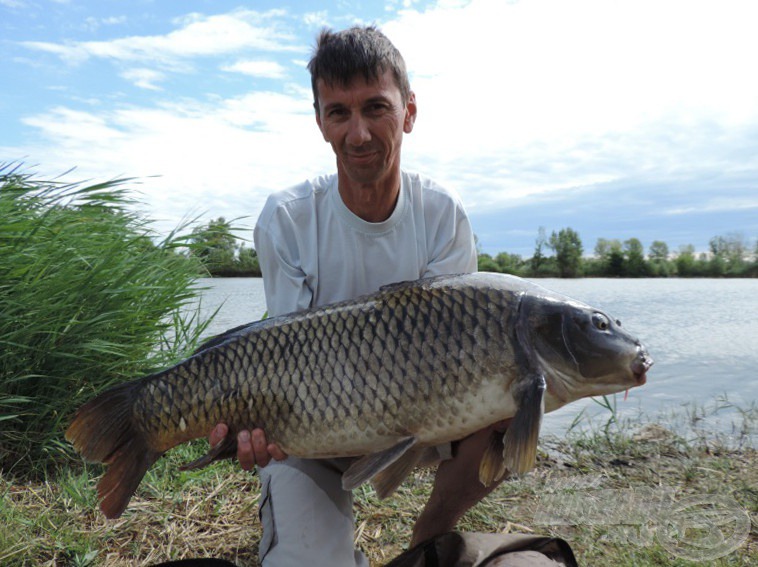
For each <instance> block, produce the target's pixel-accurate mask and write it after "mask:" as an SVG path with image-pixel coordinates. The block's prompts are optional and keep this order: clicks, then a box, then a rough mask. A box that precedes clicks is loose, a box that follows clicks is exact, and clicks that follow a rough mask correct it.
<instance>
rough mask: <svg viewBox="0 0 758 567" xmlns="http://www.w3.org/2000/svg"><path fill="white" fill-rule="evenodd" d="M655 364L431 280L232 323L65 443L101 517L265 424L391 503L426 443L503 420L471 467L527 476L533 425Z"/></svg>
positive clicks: (586, 315)
mask: <svg viewBox="0 0 758 567" xmlns="http://www.w3.org/2000/svg"><path fill="white" fill-rule="evenodd" d="M651 365H652V359H651V358H650V356H649V355H648V353H647V351H646V349H645V348H644V347H643V346H642V345H641V344H640V342H639V341H638V340H637V339H635V338H634V337H632V336H631V335H629V334H628V333H627V332H626V331H625V330H623V329H622V328H621V327H620V323H619V322H618V321H616V320H614V319H612V318H610V317H609V316H607V315H606V314H604V313H602V312H601V311H599V310H597V309H594V308H592V307H590V306H588V305H585V304H583V303H580V302H577V301H574V300H572V299H569V298H567V297H564V296H562V295H559V294H556V293H553V292H551V291H548V290H546V289H544V288H542V287H540V286H537V285H536V284H533V283H530V282H528V281H526V280H523V279H520V278H516V277H513V276H505V275H502V274H484V273H478V274H464V275H456V276H439V277H434V278H428V279H423V280H418V281H414V282H404V283H400V284H394V285H391V286H386V287H384V288H382V289H381V290H380V291H378V292H377V293H375V294H371V295H367V296H363V297H360V298H357V299H355V300H351V301H344V302H340V303H335V304H332V305H327V306H324V307H320V308H316V309H309V310H306V311H302V312H297V313H292V314H289V315H283V316H280V317H273V318H270V319H266V320H264V321H259V322H256V323H252V324H249V325H246V326H243V327H238V328H236V329H232V330H231V331H228V332H226V333H224V334H223V335H221V336H219V337H216V338H214V339H212V340H211V341H209V342H208V343H206V344H205V345H203V346H202V347H201V348H200V349H199V350H198V351H197V352H196V353H195V354H194V355H192V356H191V357H190V358H187V359H186V360H184V361H182V362H180V363H178V364H176V365H175V366H173V367H171V368H168V369H166V370H164V371H162V372H159V373H157V374H153V375H151V376H147V377H145V378H142V379H138V380H135V381H131V382H125V383H123V384H120V385H117V386H115V387H113V388H111V389H109V390H106V391H104V392H103V393H101V394H100V395H98V396H97V397H95V398H94V399H92V400H90V401H89V402H87V403H86V404H84V405H83V406H82V407H81V408H80V409H79V410H78V412H77V413H76V415H75V417H74V419H73V421H72V423H71V425H70V427H69V428H68V430H67V432H66V438H67V439H68V440H69V441H70V442H71V443H73V445H74V447H75V449H76V450H77V451H79V452H80V453H81V454H82V455H83V456H84V457H85V458H86V459H88V460H90V461H95V462H100V463H105V464H106V465H108V468H107V470H106V472H105V474H104V476H103V477H102V479H101V480H100V481H99V483H98V496H99V498H100V507H101V509H102V510H103V512H104V513H105V515H106V516H107V517H109V518H113V517H118V516H119V515H120V514H121V513H122V512H123V511H124V509H125V508H126V506H127V504H128V502H129V499H130V498H131V496H132V494H133V493H134V491H135V490H136V489H137V486H138V485H139V483H140V481H141V479H142V477H143V476H144V474H145V472H146V471H147V469H148V468H149V467H150V466H151V465H152V464H153V463H154V462H155V461H156V460H157V459H158V458H159V457H160V456H161V455H162V454H163V453H165V452H166V451H167V450H169V449H171V448H172V447H175V446H176V445H179V444H180V443H184V442H186V441H189V440H191V439H195V438H199V437H205V436H207V435H208V433H209V432H210V430H211V429H212V428H213V427H214V426H215V425H216V424H217V423H221V422H223V423H226V424H227V425H228V426H229V431H230V433H229V435H228V436H227V439H228V440H229V443H231V445H225V446H219V447H214V448H212V449H211V451H210V452H209V454H208V455H206V456H205V457H203V458H201V459H200V460H199V461H198V462H196V463H195V464H194V465H193V466H196V465H204V464H207V463H208V462H210V461H212V460H214V459H216V458H220V457H221V456H222V455H226V454H228V453H229V452H230V451H231V452H233V451H234V446H233V445H234V443H236V441H234V439H235V437H236V432H237V431H240V430H242V429H252V428H255V427H261V428H263V429H264V430H265V432H266V436H267V438H268V440H269V442H271V443H276V444H278V445H279V446H280V447H281V448H282V449H283V450H284V451H285V452H286V453H288V454H290V455H294V456H298V457H303V458H332V457H349V456H352V457H360V458H358V459H357V460H355V462H354V463H353V464H352V465H351V466H350V467H349V468H348V469H347V470H346V472H345V473H344V474H343V478H342V484H343V487H344V488H345V489H352V488H354V487H356V486H359V485H360V484H362V483H363V482H365V481H368V480H371V481H372V483H373V484H374V486H375V487H376V489H377V492H378V494H379V495H380V497H384V496H387V495H388V494H391V493H392V492H393V491H394V490H395V489H396V488H397V486H398V485H399V484H400V483H401V482H402V480H403V479H404V478H405V477H406V476H407V475H408V474H409V473H410V472H411V470H412V469H413V467H414V466H416V464H417V463H418V462H419V460H420V459H421V457H422V454H423V451H424V449H425V448H427V447H430V446H434V445H438V444H441V443H445V442H448V441H453V440H458V439H462V438H463V437H465V436H467V435H469V434H471V433H473V432H475V431H478V430H480V429H482V428H484V427H486V426H488V425H491V424H493V423H496V422H498V421H501V420H504V419H507V418H513V419H512V421H511V423H510V425H509V427H508V429H507V431H506V432H505V435H504V437H502V434H498V435H499V437H498V438H497V439H494V438H493V442H492V443H491V447H490V449H489V450H488V451H487V452H486V454H485V456H484V457H483V459H482V462H481V464H480V474H479V476H480V480H481V481H482V482H483V483H485V484H489V483H491V482H493V481H495V480H497V479H499V478H501V477H502V476H503V475H504V474H505V471H506V470H509V471H511V472H514V473H521V472H525V471H528V470H530V469H531V468H533V466H534V462H535V458H536V452H537V440H538V435H539V429H540V423H541V419H542V414H543V412H544V411H552V410H554V409H557V408H559V407H561V406H563V405H565V404H566V403H569V402H571V401H573V400H577V399H579V398H582V397H586V396H594V395H604V394H611V393H615V392H620V391H623V390H625V389H628V388H630V387H634V386H639V385H641V384H644V383H645V380H646V374H645V373H646V371H647V370H648V369H649V368H650V366H651Z"/></svg>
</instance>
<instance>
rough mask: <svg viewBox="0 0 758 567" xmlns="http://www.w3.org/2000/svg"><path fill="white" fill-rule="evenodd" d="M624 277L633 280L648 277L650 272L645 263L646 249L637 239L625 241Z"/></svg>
mask: <svg viewBox="0 0 758 567" xmlns="http://www.w3.org/2000/svg"><path fill="white" fill-rule="evenodd" d="M624 260H625V266H624V268H625V269H624V275H625V276H627V277H632V278H639V277H644V276H647V275H648V274H649V272H650V270H649V269H648V265H647V262H645V248H644V246H642V242H640V241H639V239H637V238H630V239H629V240H626V241H624Z"/></svg>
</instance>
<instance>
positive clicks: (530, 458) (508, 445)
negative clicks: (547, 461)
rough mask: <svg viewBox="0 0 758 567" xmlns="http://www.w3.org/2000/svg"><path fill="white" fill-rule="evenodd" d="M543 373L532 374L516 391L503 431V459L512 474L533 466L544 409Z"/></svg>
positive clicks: (523, 471)
mask: <svg viewBox="0 0 758 567" xmlns="http://www.w3.org/2000/svg"><path fill="white" fill-rule="evenodd" d="M546 388H547V384H546V383H545V377H544V376H542V375H539V376H536V377H534V379H533V380H532V381H531V383H529V384H527V385H526V386H525V387H524V388H523V389H522V390H521V392H520V394H521V395H520V396H519V399H517V400H516V401H517V403H518V410H517V411H516V415H515V416H513V420H512V421H511V423H510V425H509V426H508V430H507V431H506V432H505V438H504V445H505V446H504V448H503V460H504V463H505V466H506V468H507V469H508V470H510V471H511V472H513V473H516V474H522V473H525V472H528V471H530V470H532V469H533V468H534V464H535V461H536V460H537V441H538V439H539V436H540V425H541V424H542V414H543V413H544V412H545V389H546Z"/></svg>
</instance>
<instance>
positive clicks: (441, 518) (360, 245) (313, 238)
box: [210, 27, 495, 565]
mask: <svg viewBox="0 0 758 567" xmlns="http://www.w3.org/2000/svg"><path fill="white" fill-rule="evenodd" d="M308 68H309V70H310V72H311V79H312V87H313V94H314V107H315V111H316V123H317V124H318V127H319V129H320V130H321V133H322V135H323V137H324V140H325V141H327V142H328V143H330V144H331V146H332V149H333V150H334V153H335V156H336V158H337V173H336V175H331V176H326V177H319V178H317V179H315V180H313V181H311V182H307V183H304V184H302V185H299V186H297V187H294V188H292V189H289V190H287V191H283V192H281V193H277V194H274V195H272V196H271V197H270V198H269V200H268V202H267V203H266V205H265V207H264V209H263V211H262V213H261V215H260V218H259V219H258V223H257V225H256V228H255V246H256V250H257V251H258V257H259V260H260V263H261V269H262V272H263V278H264V286H265V292H266V303H267V307H268V312H269V315H272V316H275V315H281V314H284V313H288V312H292V311H297V310H301V309H305V308H308V307H315V306H319V305H323V304H326V303H331V302H334V301H339V300H344V299H350V298H354V297H356V296H358V295H361V294H364V293H370V292H374V291H376V290H378V289H379V288H380V287H381V286H383V285H386V284H390V283H393V282H398V281H404V280H414V279H418V278H420V277H425V276H432V275H439V274H450V273H461V272H473V271H475V270H476V266H477V263H476V260H477V259H476V251H475V246H474V238H473V233H472V231H471V227H470V224H469V221H468V218H467V216H466V214H465V212H464V210H463V208H462V206H461V204H460V202H459V200H458V199H457V198H456V197H455V196H453V195H452V194H451V193H449V192H447V191H446V190H445V189H443V188H442V187H440V186H439V185H437V184H436V183H434V182H433V181H431V180H429V179H426V178H424V177H422V176H419V175H416V174H411V173H408V172H405V171H402V170H401V168H400V153H401V151H400V150H401V146H402V141H403V136H404V135H405V134H410V133H411V131H412V130H413V126H414V123H415V120H416V112H417V109H416V98H415V95H414V93H413V92H412V91H411V90H410V86H409V83H408V77H407V73H406V70H405V63H404V62H403V59H402V57H401V55H400V53H399V52H398V51H397V50H396V49H395V47H394V46H393V45H392V44H391V43H390V41H389V40H388V39H387V38H386V37H385V36H384V35H383V34H382V33H381V32H379V31H378V30H377V29H376V28H374V27H365V28H363V27H355V28H351V29H348V30H345V31H342V32H339V33H332V32H330V31H324V32H322V34H321V36H320V37H319V39H318V44H317V48H316V51H315V54H314V56H313V58H312V59H311V61H310V63H309V65H308ZM491 433H492V432H491V431H490V430H486V431H483V432H480V433H478V434H475V435H473V436H471V437H469V438H467V439H465V440H463V441H460V442H458V443H457V444H456V446H455V447H454V449H453V454H454V456H453V458H449V459H447V460H445V461H443V462H442V464H441V465H440V466H439V468H438V472H437V475H436V479H435V484H434V488H433V492H432V494H431V497H430V499H429V502H428V503H427V506H426V508H425V510H424V512H423V513H422V514H421V516H420V517H419V519H418V521H417V523H416V526H415V528H414V532H413V540H412V542H411V543H412V545H413V544H416V543H419V542H421V541H424V540H426V539H427V538H430V537H432V536H436V535H439V534H441V533H444V532H447V531H449V530H451V529H453V527H454V526H455V524H456V522H457V521H458V519H459V518H460V517H461V516H462V515H463V513H465V511H466V510H467V509H468V508H469V507H471V506H472V505H473V504H475V503H476V502H478V501H479V500H481V498H482V497H484V496H485V495H486V494H488V493H489V492H490V491H491V490H493V489H494V488H495V486H494V485H493V486H490V487H484V486H482V484H481V483H480V482H479V480H478V463H479V461H480V457H481V455H482V453H483V451H484V449H485V447H486V446H487V444H488V443H489V438H490V435H491ZM226 434H227V428H226V426H225V425H223V424H220V425H219V426H217V427H216V428H215V429H214V431H213V432H212V434H211V436H210V442H211V444H213V445H215V444H216V443H218V442H220V441H221V440H222V439H223V438H224V437H225V436H226ZM237 445H238V459H239V461H240V464H241V465H242V467H243V468H245V469H250V468H252V467H253V466H254V465H256V464H257V465H258V466H259V467H260V473H261V483H262V494H261V512H260V514H261V521H262V523H263V529H264V534H263V539H262V541H261V544H260V557H261V561H262V563H263V564H264V565H366V564H367V561H366V558H365V557H364V556H363V555H362V554H361V553H360V552H358V551H356V550H355V549H354V546H353V537H354V522H353V512H352V494H351V493H350V492H346V491H344V490H342V488H341V484H340V475H341V472H342V471H343V470H344V469H345V468H346V467H347V464H349V460H346V459H333V460H305V459H297V458H294V457H289V458H286V455H285V454H284V453H283V452H282V451H281V449H279V448H278V447H277V446H276V445H273V444H267V441H266V438H265V433H264V432H263V431H261V430H259V429H258V430H254V431H253V432H252V433H250V432H247V431H243V432H241V433H239V434H238V438H237ZM448 452H449V448H448ZM271 461H273V462H271ZM269 462H271V464H269ZM267 465H268V466H267Z"/></svg>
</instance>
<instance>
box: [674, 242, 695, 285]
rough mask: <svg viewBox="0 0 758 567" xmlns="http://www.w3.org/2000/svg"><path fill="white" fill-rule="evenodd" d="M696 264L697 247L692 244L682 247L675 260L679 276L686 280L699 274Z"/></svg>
mask: <svg viewBox="0 0 758 567" xmlns="http://www.w3.org/2000/svg"><path fill="white" fill-rule="evenodd" d="M695 262H696V259H695V247H694V246H693V245H692V244H687V245H682V246H680V247H679V254H677V257H676V260H675V263H676V273H677V275H678V276H679V277H684V278H686V277H692V276H694V275H695V274H696V272H697V269H696V266H695Z"/></svg>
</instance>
